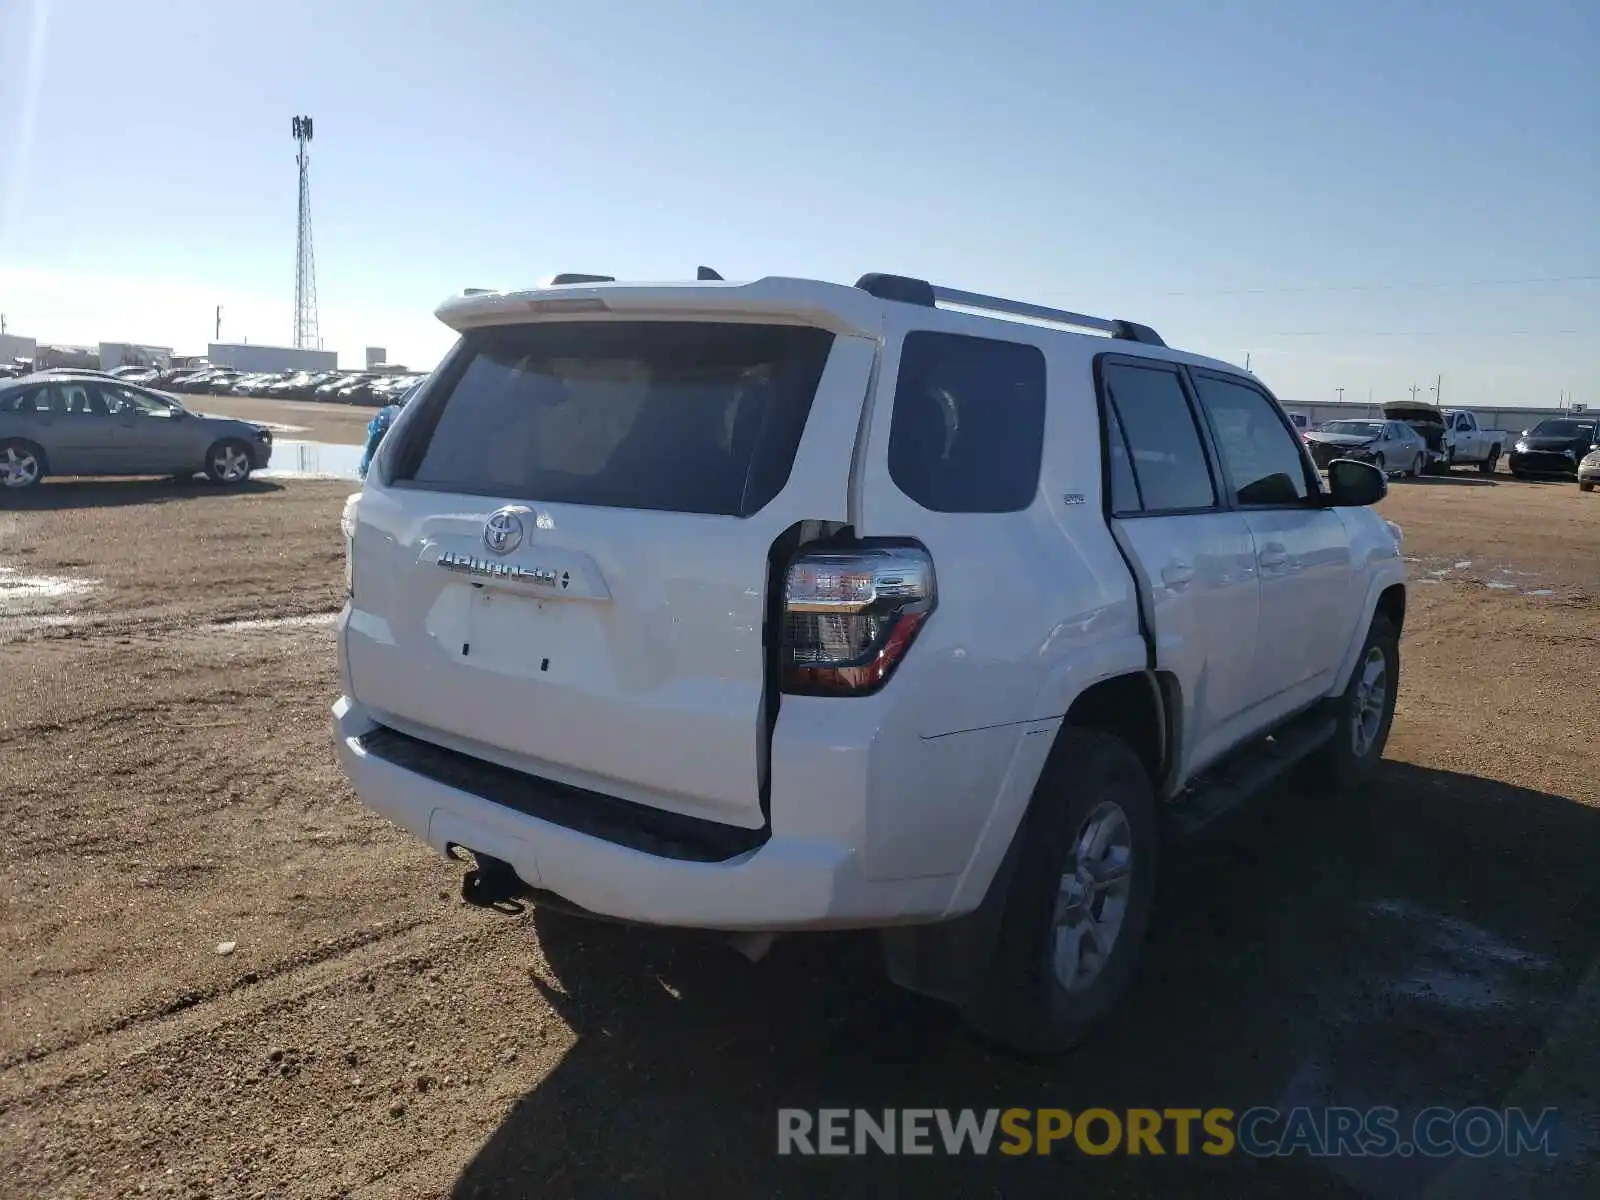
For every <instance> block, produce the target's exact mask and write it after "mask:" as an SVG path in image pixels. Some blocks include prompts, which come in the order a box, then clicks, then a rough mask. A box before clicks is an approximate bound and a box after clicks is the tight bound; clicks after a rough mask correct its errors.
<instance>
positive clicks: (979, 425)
mask: <svg viewBox="0 0 1600 1200" xmlns="http://www.w3.org/2000/svg"><path fill="white" fill-rule="evenodd" d="M1044 408H1045V366H1044V355H1043V354H1041V353H1040V351H1039V348H1038V347H1037V346H1028V345H1024V344H1022V343H1020V342H1005V341H997V340H994V339H991V338H980V337H967V336H965V335H961V334H950V333H931V332H928V331H925V330H924V331H919V332H915V333H908V334H907V335H906V339H905V343H904V345H903V347H902V348H901V351H900V373H899V375H898V377H897V378H896V380H895V389H894V417H893V419H892V420H891V422H890V425H889V476H890V478H891V479H893V480H894V482H895V486H896V487H898V488H899V489H900V490H901V491H902V492H904V493H905V494H906V495H907V496H909V497H911V499H913V500H915V501H916V502H917V503H918V504H920V505H922V507H923V508H927V509H932V510H933V511H934V512H959V513H999V512H1017V511H1019V510H1021V509H1024V508H1027V507H1028V505H1029V504H1031V503H1032V502H1033V497H1034V493H1035V492H1037V491H1038V488H1039V461H1040V458H1041V456H1042V455H1043V453H1044Z"/></svg>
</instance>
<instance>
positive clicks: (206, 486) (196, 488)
mask: <svg viewBox="0 0 1600 1200" xmlns="http://www.w3.org/2000/svg"><path fill="white" fill-rule="evenodd" d="M282 490H283V485H282V484H280V483H275V482H273V481H272V480H270V479H250V480H246V481H245V482H244V483H236V484H232V485H230V486H223V485H219V484H214V483H211V482H210V481H209V480H206V479H203V478H201V477H200V476H199V475H196V476H195V478H194V479H193V480H182V481H179V480H177V479H171V478H156V479H144V478H137V479H136V478H129V479H75V478H67V477H61V478H51V479H46V480H45V481H44V482H43V483H41V484H39V486H37V487H32V488H28V489H27V490H25V491H23V490H18V491H5V492H0V507H3V508H5V509H8V510H12V511H21V512H27V511H30V510H31V511H35V512H38V511H56V510H60V509H67V508H123V507H125V506H127V505H130V504H166V503H168V502H170V501H174V500H199V499H209V498H215V497H223V496H260V495H266V494H268V493H271V492H281V491H282Z"/></svg>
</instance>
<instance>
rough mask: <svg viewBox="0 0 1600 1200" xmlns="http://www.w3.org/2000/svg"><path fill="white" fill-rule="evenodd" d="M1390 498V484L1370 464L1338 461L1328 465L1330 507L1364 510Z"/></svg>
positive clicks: (1347, 460) (1342, 459)
mask: <svg viewBox="0 0 1600 1200" xmlns="http://www.w3.org/2000/svg"><path fill="white" fill-rule="evenodd" d="M1388 494H1389V480H1388V479H1387V478H1386V477H1385V476H1384V473H1383V472H1382V471H1380V470H1378V468H1377V467H1375V466H1373V465H1372V464H1371V463H1364V462H1357V461H1356V460H1355V459H1353V458H1336V459H1334V460H1333V461H1332V462H1331V463H1329V464H1328V504H1329V505H1330V506H1331V507H1333V508H1365V507H1366V506H1367V505H1369V504H1376V503H1377V502H1378V501H1380V500H1382V499H1383V498H1384V497H1385V496H1387V495H1388Z"/></svg>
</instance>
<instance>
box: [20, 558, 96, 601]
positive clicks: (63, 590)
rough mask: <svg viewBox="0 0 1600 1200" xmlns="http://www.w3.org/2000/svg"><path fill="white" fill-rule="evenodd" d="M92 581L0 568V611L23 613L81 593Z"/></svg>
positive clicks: (87, 588)
mask: <svg viewBox="0 0 1600 1200" xmlns="http://www.w3.org/2000/svg"><path fill="white" fill-rule="evenodd" d="M95 583H96V581H95V580H93V579H68V578H67V577H66V576H64V575H24V574H22V573H21V572H20V571H18V570H17V569H16V568H15V567H0V612H5V611H8V610H9V611H11V612H24V611H28V610H31V609H34V608H36V607H44V606H48V605H51V604H54V603H56V602H58V601H61V600H66V599H68V598H69V597H72V596H81V595H83V593H85V592H87V591H89V590H90V589H91V588H93V587H94V585H95Z"/></svg>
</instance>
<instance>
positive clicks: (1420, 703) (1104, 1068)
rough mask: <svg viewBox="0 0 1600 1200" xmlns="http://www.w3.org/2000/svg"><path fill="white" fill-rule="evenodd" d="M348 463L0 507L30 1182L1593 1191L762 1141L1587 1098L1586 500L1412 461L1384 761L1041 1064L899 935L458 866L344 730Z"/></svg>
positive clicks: (1170, 890)
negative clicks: (499, 898) (1096, 1110)
mask: <svg viewBox="0 0 1600 1200" xmlns="http://www.w3.org/2000/svg"><path fill="white" fill-rule="evenodd" d="M234 403H235V404H246V403H253V404H256V405H267V404H272V405H275V406H277V407H278V408H280V409H281V408H283V407H292V406H288V405H282V404H281V403H280V402H268V401H258V402H245V401H237V402H234ZM198 406H199V405H198V404H197V407H198ZM213 407H215V406H213ZM362 411H363V410H354V411H353V413H352V414H351V415H352V416H356V415H359V414H360V413H362ZM343 416H345V414H343V413H335V414H333V415H330V417H329V420H330V421H333V420H334V419H335V418H336V417H343ZM296 420H297V422H298V423H301V424H309V421H310V418H307V419H306V420H304V421H301V420H299V419H298V417H297V418H296ZM326 428H328V429H331V426H328V427H326ZM319 436H328V435H327V434H319ZM348 491H349V485H345V484H338V483H321V482H311V481H287V482H283V483H276V482H275V483H270V484H269V483H267V482H258V483H255V484H253V485H251V486H250V487H249V488H247V489H245V490H242V491H239V492H231V493H228V492H221V491H211V490H207V489H205V488H202V487H198V486H196V487H190V488H179V487H176V486H174V485H172V484H169V483H154V482H137V481H134V482H106V483H96V484H88V483H77V482H72V481H63V482H55V483H50V484H47V485H46V486H45V487H44V488H42V489H40V491H39V492H38V493H37V494H36V495H34V496H31V497H28V498H26V499H25V500H24V501H22V502H20V503H18V502H16V501H7V502H6V503H7V505H8V506H7V507H0V610H3V611H6V612H8V613H9V616H7V617H6V618H5V620H4V622H3V623H0V679H3V680H4V682H5V687H4V689H3V691H0V779H3V780H4V790H3V796H4V801H3V810H0V811H3V812H4V816H5V832H6V836H5V838H4V840H3V841H0V1195H4V1196H18V1197H24V1196H26V1197H46V1196H48V1197H58V1196H59V1197H85V1198H88V1197H95V1198H98V1197H113V1196H130V1195H159V1196H182V1197H198V1196H212V1197H224V1196H227V1197H232V1196H242V1197H243V1196H249V1197H332V1196H360V1197H388V1196H397V1197H411V1196H418V1197H422V1196H445V1195H454V1196H463V1197H468V1196H538V1197H562V1196H580V1195H581V1196H589V1195H602V1196H620V1195H628V1196H634V1195H640V1196H644V1195H650V1196H655V1195H691V1194H694V1195H705V1196H712V1195H719V1196H720V1195H729V1196H741V1197H742V1196H750V1195H773V1196H810V1195H818V1194H834V1195H851V1196H871V1197H874V1198H876V1197H881V1196H883V1195H897V1194H907V1193H910V1194H918V1195H952V1196H980V1195H981V1196H1006V1197H1012V1196H1022V1195H1051V1196H1054V1195H1061V1194H1064V1193H1069V1192H1074V1191H1075V1192H1077V1193H1078V1194H1085V1195H1088V1194H1092V1195H1096V1196H1115V1197H1131V1196H1175V1197H1178V1196H1181V1197H1188V1196H1216V1197H1224V1196H1226V1197H1237V1196H1252V1197H1255V1196H1282V1197H1293V1198H1296V1200H1299V1198H1303V1197H1322V1196H1329V1197H1367V1196H1372V1197H1390V1196H1394V1197H1413V1196H1423V1195H1429V1196H1433V1195H1445V1194H1448V1195H1460V1196H1472V1195H1487V1194H1513V1192H1521V1193H1522V1194H1541V1195H1573V1196H1577V1195H1591V1196H1592V1195H1595V1194H1600V1177H1597V1175H1596V1173H1595V1167H1594V1163H1595V1159H1594V1158H1593V1157H1591V1158H1590V1159H1589V1160H1588V1164H1587V1166H1585V1165H1581V1164H1579V1163H1576V1162H1575V1161H1574V1159H1572V1158H1570V1157H1569V1158H1567V1159H1564V1160H1563V1161H1562V1162H1561V1163H1559V1164H1556V1165H1555V1166H1552V1167H1550V1168H1549V1172H1550V1173H1549V1174H1545V1175H1540V1176H1539V1182H1538V1187H1537V1188H1536V1189H1532V1190H1530V1185H1528V1184H1527V1183H1526V1181H1525V1180H1524V1181H1522V1182H1520V1183H1517V1184H1516V1185H1515V1186H1512V1185H1506V1186H1497V1187H1495V1188H1493V1189H1491V1190H1485V1188H1486V1187H1487V1185H1485V1184H1484V1182H1483V1179H1482V1177H1480V1176H1477V1175H1473V1174H1470V1173H1469V1174H1467V1175H1465V1176H1462V1175H1460V1174H1452V1172H1456V1171H1458V1170H1466V1169H1468V1168H1470V1166H1471V1164H1470V1163H1469V1164H1465V1165H1463V1164H1451V1163H1448V1162H1446V1163H1440V1162H1437V1161H1435V1160H1421V1159H1386V1160H1352V1159H1344V1160H1338V1161H1323V1162H1321V1163H1318V1162H1312V1161H1309V1160H1306V1159H1303V1158H1302V1159H1284V1160H1251V1159H1247V1158H1244V1157H1242V1156H1235V1157H1230V1158H1225V1159H1217V1160H1207V1161H1200V1160H1198V1159H1196V1158H1184V1159H1178V1158H1172V1157H1169V1158H1167V1159H1165V1160H1162V1159H1153V1158H1148V1157H1146V1158H1125V1157H1120V1156H1119V1157H1115V1158H1112V1159H1099V1160H1094V1159H1089V1158H1086V1157H1084V1156H1082V1155H1077V1154H1072V1155H1060V1154H1058V1155H1056V1156H1053V1157H1051V1158H1028V1159H1020V1160H1009V1159H1000V1158H998V1157H994V1158H986V1159H974V1158H966V1159H954V1160H952V1159H945V1158H942V1157H941V1158H937V1159H931V1160H928V1159H924V1160H916V1159H907V1158H898V1159H890V1158H883V1157H872V1158H865V1159H843V1160H817V1159H810V1160H800V1159H794V1158H779V1157H777V1156H776V1154H775V1152H774V1151H775V1146H776V1118H775V1111H776V1109H777V1108H778V1107H802V1108H806V1107H809V1108H817V1107H823V1106H831V1107H862V1108H867V1109H877V1108H884V1107H917V1106H921V1107H939V1106H949V1107H956V1108H959V1107H976V1108H987V1107H991V1106H995V1107H1009V1106H1014V1105H1022V1106H1031V1105H1049V1106H1059V1107H1063V1108H1068V1109H1072V1110H1080V1109H1082V1108H1085V1107H1088V1106H1092V1105H1098V1106H1105V1107H1109V1108H1112V1109H1118V1108H1123V1107H1128V1106H1148V1107H1158V1108H1159V1107H1166V1106H1195V1107H1210V1106H1216V1105H1227V1106H1230V1107H1234V1108H1235V1109H1243V1108H1246V1107H1249V1106H1250V1105H1253V1104H1270V1105H1277V1106H1279V1107H1282V1108H1287V1107H1289V1106H1291V1105H1293V1104H1311V1105H1316V1104H1326V1103H1346V1104H1357V1105H1361V1106H1366V1105H1370V1104H1393V1105H1395V1106H1397V1107H1402V1108H1404V1107H1406V1106H1420V1105H1424V1104H1446V1105H1453V1106H1457V1107H1460V1106H1464V1105H1467V1104H1487V1105H1490V1106H1499V1105H1501V1104H1505V1103H1524V1104H1529V1105H1534V1106H1539V1105H1556V1106H1559V1107H1561V1108H1562V1110H1563V1113H1564V1114H1566V1115H1567V1117H1568V1118H1569V1120H1570V1119H1573V1118H1575V1117H1586V1118H1589V1119H1592V1116H1593V1114H1594V1112H1595V1111H1596V1110H1597V1109H1600V1103H1597V1100H1596V1095H1595V1091H1594V1088H1595V1086H1596V1084H1595V1077H1596V1072H1595V1071H1593V1070H1592V1069H1590V1067H1592V1065H1593V1046H1592V1043H1593V1040H1594V1030H1595V1029H1596V1027H1597V1025H1596V1022H1595V1020H1594V1004H1595V1002H1596V997H1597V996H1600V987H1597V986H1596V977H1595V975H1594V974H1592V972H1593V971H1594V970H1595V964H1596V963H1597V961H1600V916H1597V913H1600V903H1597V902H1600V704H1597V703H1596V698H1597V697H1596V671H1597V669H1600V497H1591V496H1580V495H1579V494H1578V493H1577V491H1576V489H1575V488H1574V487H1573V486H1572V485H1570V484H1567V485H1536V484H1524V483H1517V482H1513V481H1511V480H1509V479H1507V478H1505V477H1503V476H1502V477H1499V478H1496V479H1491V480H1480V479H1477V478H1474V477H1468V476H1462V477H1460V478H1457V479H1450V480H1440V481H1420V482H1416V483H1400V484H1396V485H1395V487H1394V488H1393V489H1392V492H1391V495H1390V497H1389V499H1387V500H1386V501H1385V502H1384V505H1383V511H1384V513H1385V514H1386V515H1387V516H1388V517H1389V518H1390V519H1391V520H1394V521H1396V522H1398V523H1400V524H1401V525H1402V526H1403V527H1404V529H1405V552H1406V554H1407V555H1408V556H1410V557H1411V558H1412V560H1413V561H1412V562H1411V564H1410V565H1411V570H1412V574H1413V579H1414V582H1415V586H1414V588H1413V590H1412V599H1411V605H1410V614H1409V617H1408V621H1407V627H1406V632H1405V638H1404V642H1403V650H1402V655H1403V686H1402V690H1401V695H1400V701H1399V708H1398V712H1397V715H1396V719H1395V723H1394V733H1393V737H1392V740H1391V741H1390V744H1389V749H1388V755H1387V761H1386V762H1385V764H1384V766H1383V768H1382V770H1381V773H1380V775H1379V777H1378V779H1377V781H1376V782H1375V783H1374V784H1373V785H1372V786H1370V787H1369V788H1367V789H1366V790H1364V791H1363V792H1361V793H1359V794H1355V795H1350V796H1347V797H1344V798H1341V799H1339V800H1338V801H1337V802H1334V803H1331V804H1327V805H1320V806H1319V805H1314V804H1312V803H1311V802H1310V801H1309V800H1306V799H1303V798H1301V797H1299V796H1296V795H1294V794H1292V793H1287V792H1285V793H1280V794H1278V795H1274V796H1271V797H1264V798H1262V800H1260V801H1259V802H1257V803H1255V804H1253V805H1252V806H1250V807H1249V808H1248V809H1247V810H1245V811H1244V812H1242V813H1240V814H1238V815H1237V816H1236V817H1235V818H1233V819H1231V820H1230V821H1229V822H1228V823H1227V824H1225V825H1224V826H1223V827H1222V828H1220V829H1218V830H1217V831H1216V832H1214V833H1212V834H1210V835H1208V836H1207V837H1206V838H1205V839H1204V840H1203V841H1201V842H1199V843H1197V844H1195V845H1192V846H1189V847H1185V848H1183V849H1182V850H1181V851H1180V852H1179V853H1177V854H1176V855H1174V856H1173V858H1172V860H1171V862H1170V864H1169V865H1170V870H1169V871H1168V872H1167V875H1166V879H1165V883H1164V887H1163V899H1162V907H1161V913H1160V917H1159V919H1158V924H1157V927H1156V929H1155V930H1154V932H1153V934H1152V941H1151V944H1150V946H1149V948H1148V951H1147V954H1146V959H1145V964H1144V968H1143V971H1142V975H1141V978H1140V981H1139V983H1138V985H1137V987H1136V989H1135V991H1134V992H1133V994H1132V996H1131V997H1130V999H1129V1001H1128V1003H1127V1005H1126V1007H1125V1010H1124V1011H1123V1012H1122V1013H1120V1014H1119V1015H1118V1016H1117V1017H1116V1018H1115V1019H1114V1020H1113V1021H1112V1022H1111V1023H1110V1024H1109V1025H1108V1026H1107V1027H1106V1028H1105V1029H1104V1030H1103V1031H1102V1032H1101V1034H1100V1035H1099V1036H1098V1037H1097V1038H1096V1039H1095V1040H1094V1041H1093V1042H1091V1043H1090V1044H1088V1045H1086V1046H1085V1047H1083V1048H1082V1049H1080V1050H1079V1051H1076V1052H1074V1053H1073V1054H1071V1055H1069V1056H1067V1057H1065V1058H1062V1059H1059V1060H1053V1061H1042V1062H1041V1061H1032V1060H1024V1059H1018V1058H1015V1057H1011V1056H1007V1055H1003V1054H999V1053H996V1052H994V1051H993V1050H990V1049H988V1048H987V1047H985V1046H983V1045H981V1044H979V1043H978V1042H976V1041H974V1040H973V1039H972V1038H970V1037H969V1036H967V1035H966V1034H965V1033H964V1032H962V1030H961V1028H960V1027H959V1026H958V1025H957V1024H956V1022H955V1021H954V1020H953V1019H952V1018H951V1017H950V1016H949V1015H948V1014H947V1013H946V1012H945V1011H944V1010H943V1009H941V1008H940V1007H939V1006H937V1005H934V1004H931V1003H926V1002H923V1001H919V1000H917V999H915V998H912V997H909V996H905V995H902V994H900V993H898V992H896V991H894V990H893V989H892V988H890V987H889V986H888V985H887V984H885V983H883V982H881V980H880V976H879V972H878V970H877V967H876V960H875V956H874V947H873V943H872V940H871V939H870V937H867V936H865V935H829V936H825V937H824V936H818V937H808V938H796V939H791V940H788V941H780V942H779V943H778V945H777V947H776V948H775V949H774V950H773V952H772V954H771V955H770V956H769V957H768V958H767V959H766V960H765V961H764V962H762V963H760V964H751V963H748V962H746V961H745V960H743V959H742V958H739V957H737V956H736V955H735V954H734V953H733V952H732V951H730V950H729V949H728V948H727V947H726V946H725V945H724V944H722V943H720V942H719V941H718V940H717V939H716V938H714V937H712V936H709V935H700V934H691V933H670V932H657V931H644V930H635V929H627V928H621V927H615V926H607V925H598V924H590V923H585V922H582V921H578V920H574V919H571V918H563V917H560V916H558V915H555V914H543V913H533V914H529V915H525V916H522V917H516V918H507V917H500V916H495V915H490V914H485V913H482V912H479V911H477V910H473V909H469V908H466V907H464V906H463V905H462V903H461V902H460V900H459V898H458V887H459V879H460V875H459V871H460V869H459V867H457V866H455V865H453V864H449V863H446V862H445V861H443V860H441V859H438V858H435V857H433V856H432V855H431V854H430V853H429V852H427V851H426V850H425V849H424V848H422V847H421V846H419V845H418V844H416V843H415V842H413V841H412V840H411V839H410V838H409V837H408V836H405V835H402V834H401V833H399V832H398V831H397V830H395V829H393V828H392V827H390V826H388V825H387V824H386V823H384V822H383V821H382V820H380V819H378V818H376V817H374V816H372V815H370V814H368V813H367V812H365V811H364V810H363V809H361V808H360V807H359V806H358V805H357V804H356V802H355V800H354V798H353V796H352V795H351V793H350V791H349V789H348V788H347V787H346V786H345V784H344V782H343V780H342V777H341V776H340V774H339V773H338V771H337V770H336V768H335V766H334V764H333V759H332V754H331V751H330V748H329V745H328V732H327V709H328V706H329V704H330V703H331V701H332V700H333V698H334V696H335V694H336V691H337V680H336V673H335V667H334V660H333V654H332V638H331V633H330V622H331V616H330V614H332V613H333V612H334V611H335V610H336V608H337V606H338V604H339V603H340V599H341V591H342V579H341V568H340V544H339V531H338V514H339V509H340V505H341V502H342V500H343V497H344V496H345V495H346V494H347V492H348ZM90 581H93V582H90ZM1586 978H1587V980H1588V982H1587V983H1586V982H1585V981H1586ZM1580 995H1586V996H1588V997H1589V999H1588V1001H1587V1002H1586V1003H1587V1007H1585V1006H1584V1004H1581V1003H1580V1002H1578V1001H1577V1000H1576V999H1575V997H1578V996H1580ZM1574 1030H1576V1031H1577V1032H1576V1033H1574V1032H1572V1031H1574ZM1563 1031H1566V1032H1563ZM1563 1039H1565V1040H1563ZM1574 1047H1576V1048H1575V1049H1574ZM1586 1050H1587V1052H1588V1053H1589V1054H1590V1056H1591V1057H1590V1058H1589V1060H1588V1063H1589V1066H1582V1065H1578V1064H1581V1063H1582V1062H1583V1061H1584V1060H1582V1059H1581V1058H1580V1057H1578V1056H1579V1055H1580V1054H1581V1053H1583V1052H1585V1051H1586ZM1508 1097H1515V1098H1516V1099H1514V1100H1513V1099H1508ZM1575 1110H1576V1111H1575ZM1597 1152H1600V1151H1597V1148H1596V1146H1595V1145H1593V1144H1591V1146H1590V1149H1589V1153H1590V1154H1591V1155H1593V1154H1595V1153H1597ZM1451 1186H1454V1187H1455V1189H1456V1190H1455V1191H1454V1192H1450V1191H1449V1190H1448V1189H1449V1187H1451ZM1429 1188H1433V1189H1442V1190H1435V1191H1432V1192H1430V1191H1428V1189H1429Z"/></svg>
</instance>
